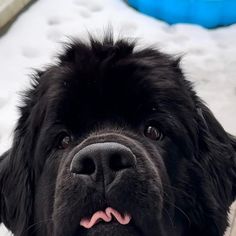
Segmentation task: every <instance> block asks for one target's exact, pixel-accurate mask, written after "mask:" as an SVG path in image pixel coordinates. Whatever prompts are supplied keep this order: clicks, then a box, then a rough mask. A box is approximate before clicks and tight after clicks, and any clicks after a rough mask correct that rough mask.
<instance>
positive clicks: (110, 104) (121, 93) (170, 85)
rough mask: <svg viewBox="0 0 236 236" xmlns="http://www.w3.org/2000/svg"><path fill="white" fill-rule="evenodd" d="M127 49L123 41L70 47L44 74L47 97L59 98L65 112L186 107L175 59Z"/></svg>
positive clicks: (185, 94) (150, 52)
mask: <svg viewBox="0 0 236 236" xmlns="http://www.w3.org/2000/svg"><path fill="white" fill-rule="evenodd" d="M133 47H134V46H133V45H130V44H128V43H127V42H122V43H120V44H119V45H117V44H112V45H110V44H109V45H104V44H101V43H100V44H98V45H92V46H91V45H90V46H86V45H84V44H80V45H73V46H72V48H70V49H69V50H68V51H67V52H66V53H65V54H63V56H61V58H60V59H61V63H60V64H59V66H55V67H54V68H52V70H50V71H48V72H47V73H46V76H45V79H44V81H47V82H45V83H46V84H47V85H46V86H45V87H47V88H48V87H51V89H48V91H49V92H48V93H47V94H48V96H49V97H50V98H51V99H49V101H52V102H53V103H55V102H56V101H57V102H59V104H60V105H59V106H60V107H64V108H65V109H66V110H67V113H68V114H70V115H73V114H75V113H76V112H77V111H78V112H80V115H81V113H84V114H86V112H88V113H90V114H91V113H93V114H95V115H96V114H99V113H101V114H104V113H108V112H110V114H114V115H115V114H118V113H119V112H120V113H122V115H123V114H131V113H133V114H135V112H137V111H138V110H140V108H143V107H148V108H150V109H151V106H153V105H154V106H160V105H163V104H164V105H168V104H180V105H181V106H183V105H186V104H187V103H189V104H187V105H189V106H191V104H190V103H191V102H192V101H191V98H190V97H189V91H188V89H187V88H186V87H185V86H184V85H183V83H182V78H181V77H182V73H181V70H180V69H179V67H178V62H176V61H175V60H174V59H172V58H170V57H169V56H166V55H165V54H162V53H160V52H159V51H157V50H153V49H150V48H149V49H148V48H147V49H144V50H140V51H135V52H134V51H133ZM48 84H49V85H50V86H48ZM65 109H64V111H65Z"/></svg>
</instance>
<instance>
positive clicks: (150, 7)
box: [127, 0, 236, 28]
mask: <svg viewBox="0 0 236 236" xmlns="http://www.w3.org/2000/svg"><path fill="white" fill-rule="evenodd" d="M127 1H128V3H129V4H130V5H131V6H133V7H134V8H136V9H137V10H139V11H141V12H143V13H145V14H148V15H151V16H154V17H156V18H159V19H162V20H164V21H167V22H168V23H170V24H174V23H193V24H200V25H202V26H204V27H208V28H214V27H217V26H222V25H230V24H233V23H236V0H127Z"/></svg>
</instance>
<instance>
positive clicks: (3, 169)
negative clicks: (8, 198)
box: [0, 150, 10, 223]
mask: <svg viewBox="0 0 236 236" xmlns="http://www.w3.org/2000/svg"><path fill="white" fill-rule="evenodd" d="M9 153H10V150H9V151H7V152H5V153H4V154H2V155H1V156H0V223H2V222H3V221H4V219H6V217H5V216H6V215H5V213H6V212H5V210H4V208H5V204H4V194H3V192H4V186H5V180H6V176H7V172H8V167H9ZM5 223H6V222H5Z"/></svg>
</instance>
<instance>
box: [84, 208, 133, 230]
mask: <svg viewBox="0 0 236 236" xmlns="http://www.w3.org/2000/svg"><path fill="white" fill-rule="evenodd" d="M113 220H116V221H117V222H118V223H119V224H121V225H128V224H129V223H130V221H131V215H130V214H127V213H125V214H122V213H120V212H119V211H117V210H115V209H113V208H111V207H107V208H106V209H105V210H104V211H97V212H95V213H94V214H93V215H92V216H91V217H90V218H82V219H81V221H80V225H81V226H82V227H84V228H86V229H91V228H92V227H93V226H95V225H96V224H98V223H100V222H105V223H110V222H111V221H113Z"/></svg>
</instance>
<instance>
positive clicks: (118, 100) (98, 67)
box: [0, 38, 236, 236]
mask: <svg viewBox="0 0 236 236" xmlns="http://www.w3.org/2000/svg"><path fill="white" fill-rule="evenodd" d="M235 146H236V145H235V141H234V140H233V139H232V138H231V137H229V135H228V134H227V133H226V132H225V131H224V130H223V128H222V127H221V126H220V125H219V124H218V122H217V121H216V120H215V119H214V117H213V116H212V114H211V113H210V112H209V110H208V109H207V108H206V107H205V106H204V105H203V104H202V103H201V101H200V100H199V99H198V97H197V96H196V95H195V93H194V92H193V90H192V88H191V85H190V83H189V82H187V81H186V80H185V79H184V78H183V74H182V72H181V70H180V69H179V65H178V61H176V60H174V59H171V58H170V57H169V56H166V55H164V54H162V53H160V52H158V51H156V50H153V49H144V50H140V51H134V45H133V44H132V43H128V42H126V41H122V40H121V41H118V42H116V43H113V41H112V40H111V39H109V38H107V39H105V40H104V42H101V43H100V42H98V41H96V40H91V44H88V45H86V44H84V43H81V42H77V43H75V44H73V45H71V46H70V47H69V48H68V49H67V50H66V53H65V54H63V55H62V56H61V57H60V62H59V63H58V65H55V66H51V67H50V68H48V69H47V70H45V71H43V72H39V73H38V75H37V77H36V78H35V80H34V84H33V88H32V89H31V90H30V91H28V92H27V93H26V96H25V100H24V105H23V106H22V108H21V117H20V119H19V122H18V125H17V128H16V131H15V138H14V143H13V147H12V148H11V150H9V152H7V153H6V154H5V155H3V156H2V158H1V159H2V161H1V162H0V164H1V168H0V170H1V184H2V191H1V192H2V196H1V201H0V203H1V211H0V215H1V218H2V221H3V222H4V223H5V224H6V226H7V227H9V228H10V229H11V230H12V231H13V232H14V233H15V235H39V236H41V235H48V236H49V235H55V236H67V235H68V236H79V235H81V236H98V235H103V236H107V235H113V236H120V235H122V236H156V235H160V236H165V235H167V236H169V235H171V236H172V235H176V236H177V235H178V236H180V235H188V236H192V235H199V234H200V233H203V232H204V233H205V234H204V235H208V236H213V235H219V236H221V235H223V232H224V230H225V228H226V226H227V210H228V208H229V205H230V203H231V202H232V201H233V198H234V197H235V186H233V181H235V173H236V171H235V169H236V167H235V150H234V148H235Z"/></svg>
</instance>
